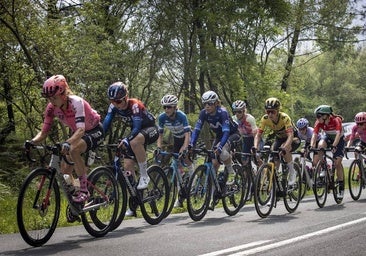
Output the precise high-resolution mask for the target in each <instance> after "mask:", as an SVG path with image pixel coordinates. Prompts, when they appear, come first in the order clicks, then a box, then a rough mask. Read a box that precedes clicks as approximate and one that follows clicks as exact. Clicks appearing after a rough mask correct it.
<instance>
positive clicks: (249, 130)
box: [232, 114, 257, 137]
mask: <svg viewBox="0 0 366 256" xmlns="http://www.w3.org/2000/svg"><path fill="white" fill-rule="evenodd" d="M232 118H233V120H234V121H235V122H237V123H238V131H239V133H240V135H242V136H243V137H254V134H253V131H255V130H257V125H256V123H255V118H254V117H253V116H252V115H251V114H245V115H244V117H243V118H242V119H241V120H238V118H237V117H236V115H234V116H232Z"/></svg>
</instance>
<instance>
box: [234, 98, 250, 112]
mask: <svg viewBox="0 0 366 256" xmlns="http://www.w3.org/2000/svg"><path fill="white" fill-rule="evenodd" d="M246 106H247V105H246V104H245V102H244V101H242V100H236V101H234V103H233V104H232V105H231V107H232V109H233V111H235V110H243V109H245V107H246Z"/></svg>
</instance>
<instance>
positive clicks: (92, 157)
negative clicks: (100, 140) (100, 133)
mask: <svg viewBox="0 0 366 256" xmlns="http://www.w3.org/2000/svg"><path fill="white" fill-rule="evenodd" d="M95 155H96V153H95V152H94V151H93V150H89V152H88V161H87V165H88V166H91V165H92V164H93V163H94V160H95Z"/></svg>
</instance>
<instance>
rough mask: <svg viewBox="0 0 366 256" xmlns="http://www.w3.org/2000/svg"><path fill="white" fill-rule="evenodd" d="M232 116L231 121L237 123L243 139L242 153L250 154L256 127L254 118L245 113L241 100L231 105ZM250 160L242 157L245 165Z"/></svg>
mask: <svg viewBox="0 0 366 256" xmlns="http://www.w3.org/2000/svg"><path fill="white" fill-rule="evenodd" d="M231 107H232V109H233V113H234V116H232V119H233V120H234V121H235V122H237V123H238V131H239V133H240V135H241V137H242V139H243V149H242V152H243V153H250V151H251V149H252V147H253V146H254V136H255V135H256V133H257V125H256V122H255V118H254V117H253V116H252V115H251V114H248V113H247V108H246V104H245V102H244V101H242V100H237V101H234V103H233V104H232V106H231ZM248 160H250V157H248V156H245V157H244V163H243V164H246V163H247V162H248Z"/></svg>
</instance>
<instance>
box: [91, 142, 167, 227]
mask: <svg viewBox="0 0 366 256" xmlns="http://www.w3.org/2000/svg"><path fill="white" fill-rule="evenodd" d="M105 147H107V148H109V149H112V150H114V151H115V153H114V159H113V163H112V166H100V167H97V169H104V170H109V171H110V172H112V173H113V175H114V177H115V178H116V180H117V181H118V191H119V194H120V195H122V196H120V198H121V201H120V203H119V209H120V210H119V211H118V215H117V218H116V221H115V224H114V225H113V226H112V229H116V228H117V227H118V226H119V225H120V224H121V223H122V221H123V219H124V217H125V214H126V209H127V204H128V206H129V208H130V209H131V210H132V211H133V212H135V213H136V210H137V208H138V207H140V210H141V214H142V216H143V217H144V219H145V220H146V222H147V223H149V224H151V225H156V224H158V223H160V222H161V220H162V219H163V218H164V217H165V216H166V210H167V207H168V199H169V198H168V196H169V186H168V180H167V178H166V176H165V174H164V172H163V170H162V168H161V167H160V166H157V165H150V166H149V167H148V168H147V174H148V175H149V177H150V182H149V185H148V187H147V188H146V189H143V190H138V189H137V185H138V181H137V182H136V181H135V178H134V176H133V175H132V173H131V172H130V171H128V170H124V168H123V165H122V163H121V161H123V159H124V157H125V156H126V154H127V153H126V152H125V151H124V150H122V149H121V148H118V144H108V145H105ZM127 193H128V195H127ZM127 197H128V200H127ZM135 216H136V215H135Z"/></svg>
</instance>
